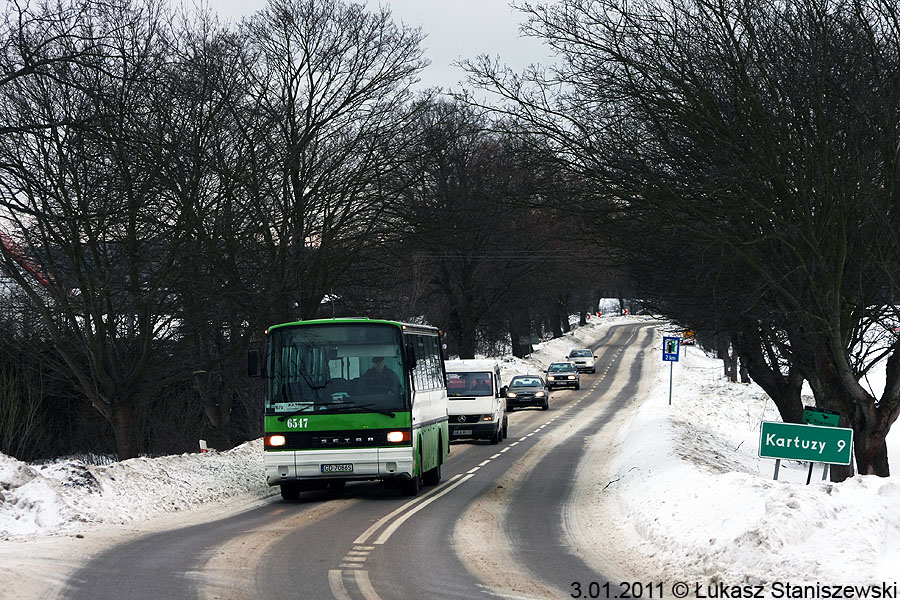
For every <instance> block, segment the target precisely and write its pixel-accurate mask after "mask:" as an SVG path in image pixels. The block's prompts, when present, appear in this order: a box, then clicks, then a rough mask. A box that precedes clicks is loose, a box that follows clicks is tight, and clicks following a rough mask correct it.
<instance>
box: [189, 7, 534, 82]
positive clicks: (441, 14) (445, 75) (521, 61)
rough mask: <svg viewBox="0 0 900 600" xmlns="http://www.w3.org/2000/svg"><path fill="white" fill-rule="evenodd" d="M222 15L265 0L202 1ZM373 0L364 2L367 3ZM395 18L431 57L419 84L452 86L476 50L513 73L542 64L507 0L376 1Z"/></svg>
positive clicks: (244, 12) (238, 13)
mask: <svg viewBox="0 0 900 600" xmlns="http://www.w3.org/2000/svg"><path fill="white" fill-rule="evenodd" d="M207 1H208V3H209V5H210V6H211V7H212V9H213V10H214V11H215V12H216V13H218V15H219V16H220V17H221V18H223V19H228V20H233V21H237V20H240V19H241V18H242V17H244V16H248V15H250V14H252V13H254V12H256V11H257V10H259V9H260V8H261V7H262V6H264V5H265V0H207ZM377 2H378V0H369V2H368V3H369V4H370V5H372V6H375V5H377ZM382 3H383V4H385V5H387V6H390V8H391V12H392V13H393V14H394V17H395V19H397V20H398V21H402V22H404V23H405V24H407V25H409V26H412V27H421V28H422V31H423V32H424V33H425V34H426V35H427V37H426V39H425V49H426V56H427V58H428V59H429V60H430V61H431V66H429V67H428V68H427V69H426V70H425V71H424V72H423V73H422V75H421V79H422V85H423V86H426V87H430V86H441V87H444V88H451V87H452V88H458V87H459V86H458V82H460V81H461V80H464V79H465V74H464V73H463V71H462V70H461V69H459V68H456V67H453V66H452V63H453V62H454V61H456V60H459V59H464V58H474V57H475V56H477V55H479V54H488V55H490V56H500V57H501V58H502V59H503V62H505V63H506V64H508V65H510V66H511V67H513V68H514V69H515V70H517V71H521V70H522V69H523V68H525V67H526V66H528V65H529V64H531V63H544V64H546V63H548V62H549V61H550V58H549V51H548V49H547V47H546V46H544V45H543V44H541V43H540V41H538V40H535V39H533V38H523V37H520V36H519V23H520V21H521V20H522V19H523V16H522V14H521V13H519V12H518V11H515V10H513V9H512V8H510V7H509V4H508V2H507V0H449V1H438V0H382Z"/></svg>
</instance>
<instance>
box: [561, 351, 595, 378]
mask: <svg viewBox="0 0 900 600" xmlns="http://www.w3.org/2000/svg"><path fill="white" fill-rule="evenodd" d="M566 358H567V359H568V360H569V362H572V363H575V368H576V369H578V370H579V371H590V372H591V373H596V372H597V367H596V366H595V365H594V359H595V358H597V355H596V354H594V353H593V352H592V351H591V350H590V348H575V349H574V350H571V351H570V352H569V355H568V356H567V357H566Z"/></svg>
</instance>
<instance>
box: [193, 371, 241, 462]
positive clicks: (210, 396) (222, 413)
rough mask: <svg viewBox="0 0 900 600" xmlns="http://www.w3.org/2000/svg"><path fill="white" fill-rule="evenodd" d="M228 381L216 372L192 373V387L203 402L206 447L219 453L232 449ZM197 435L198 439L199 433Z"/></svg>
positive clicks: (228, 378) (230, 392)
mask: <svg viewBox="0 0 900 600" xmlns="http://www.w3.org/2000/svg"><path fill="white" fill-rule="evenodd" d="M230 379H231V378H230V377H224V376H222V374H221V373H218V372H216V371H213V372H208V371H197V372H195V373H194V386H195V388H196V390H197V393H198V394H199V395H200V399H201V400H202V402H203V412H204V414H205V415H206V424H207V429H206V432H205V433H203V435H204V436H205V439H206V443H207V446H208V447H210V448H213V449H215V450H220V451H221V450H231V449H232V448H233V447H234V444H232V443H231V437H230V435H229V429H230V424H231V400H232V396H233V386H232V385H230ZM226 381H227V382H228V383H226ZM197 433H198V437H199V434H200V432H197Z"/></svg>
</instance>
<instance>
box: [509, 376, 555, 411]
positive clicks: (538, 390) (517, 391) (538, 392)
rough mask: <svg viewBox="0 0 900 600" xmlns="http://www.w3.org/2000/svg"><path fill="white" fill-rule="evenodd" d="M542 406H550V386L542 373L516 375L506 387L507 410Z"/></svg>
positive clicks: (543, 408)
mask: <svg viewBox="0 0 900 600" xmlns="http://www.w3.org/2000/svg"><path fill="white" fill-rule="evenodd" d="M526 406H540V407H541V410H547V409H549V408H550V388H548V387H547V382H545V381H544V378H543V377H541V376H540V375H516V376H515V377H513V378H512V381H510V382H509V386H508V387H507V389H506V410H507V411H511V410H513V409H514V408H523V407H526Z"/></svg>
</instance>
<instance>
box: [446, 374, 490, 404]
mask: <svg viewBox="0 0 900 600" xmlns="http://www.w3.org/2000/svg"><path fill="white" fill-rule="evenodd" d="M493 381H494V379H493V376H492V375H491V374H490V373H449V372H448V373H447V395H448V396H450V397H451V398H454V397H455V398H458V397H460V396H493V395H494V385H493Z"/></svg>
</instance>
